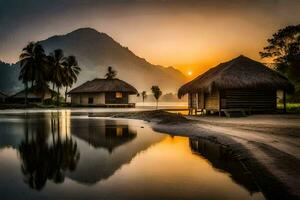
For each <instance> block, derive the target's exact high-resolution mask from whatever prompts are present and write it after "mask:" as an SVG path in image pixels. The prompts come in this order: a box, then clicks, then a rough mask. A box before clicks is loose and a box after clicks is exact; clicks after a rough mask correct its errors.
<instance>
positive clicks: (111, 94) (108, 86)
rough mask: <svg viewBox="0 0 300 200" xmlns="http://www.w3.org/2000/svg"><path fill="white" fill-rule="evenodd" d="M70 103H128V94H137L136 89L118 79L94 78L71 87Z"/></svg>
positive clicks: (102, 104)
mask: <svg viewBox="0 0 300 200" xmlns="http://www.w3.org/2000/svg"><path fill="white" fill-rule="evenodd" d="M68 94H69V95H70V96H71V101H72V104H77V105H93V106H104V105H120V106H121V105H128V104H129V102H128V95H133V94H138V91H137V89H135V88H134V87H133V86H132V85H130V84H128V83H126V82H125V81H122V80H120V79H117V78H115V79H98V78H97V79H94V80H92V81H87V82H85V83H84V84H82V85H80V86H78V87H76V88H74V89H72V90H71V91H70V92H69V93H68Z"/></svg>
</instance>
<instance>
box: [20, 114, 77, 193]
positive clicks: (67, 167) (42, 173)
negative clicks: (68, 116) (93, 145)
mask: <svg viewBox="0 0 300 200" xmlns="http://www.w3.org/2000/svg"><path fill="white" fill-rule="evenodd" d="M50 121H51V123H50V126H49V123H47V122H48V121H45V120H41V121H40V122H39V125H38V126H37V127H34V129H32V128H31V127H30V125H29V123H28V119H27V118H26V119H25V123H24V129H25V130H24V133H25V139H24V140H22V141H21V143H20V145H19V148H18V150H19V154H20V158H21V170H22V173H23V175H24V181H25V183H27V184H28V185H29V187H30V188H33V189H36V190H41V189H42V188H43V187H44V186H45V184H46V182H47V180H51V181H53V182H54V183H62V182H64V179H65V172H66V171H74V170H75V169H76V165H77V163H78V160H79V158H80V153H79V150H78V148H77V143H76V141H74V140H73V139H72V137H69V136H68V135H67V134H64V135H65V138H62V135H63V134H61V129H60V121H61V118H54V117H52V118H51V119H50ZM49 130H51V132H49ZM50 133H51V138H52V141H51V142H49V140H48V138H49V134H50Z"/></svg>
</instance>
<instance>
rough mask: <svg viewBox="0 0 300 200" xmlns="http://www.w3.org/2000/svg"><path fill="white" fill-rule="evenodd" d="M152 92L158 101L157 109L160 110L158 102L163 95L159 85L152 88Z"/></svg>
mask: <svg viewBox="0 0 300 200" xmlns="http://www.w3.org/2000/svg"><path fill="white" fill-rule="evenodd" d="M151 91H152V94H153V96H154V98H155V100H156V109H157V108H158V100H159V97H160V96H161V95H162V91H161V90H160V88H159V87H158V86H157V85H154V86H152V87H151Z"/></svg>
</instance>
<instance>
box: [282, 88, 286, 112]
mask: <svg viewBox="0 0 300 200" xmlns="http://www.w3.org/2000/svg"><path fill="white" fill-rule="evenodd" d="M283 112H284V113H286V92H285V90H283Z"/></svg>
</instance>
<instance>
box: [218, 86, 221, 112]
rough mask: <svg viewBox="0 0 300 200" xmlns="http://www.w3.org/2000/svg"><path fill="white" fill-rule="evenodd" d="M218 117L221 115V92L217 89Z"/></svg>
mask: <svg viewBox="0 0 300 200" xmlns="http://www.w3.org/2000/svg"><path fill="white" fill-rule="evenodd" d="M218 96H219V117H221V92H220V91H219V95H218Z"/></svg>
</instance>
